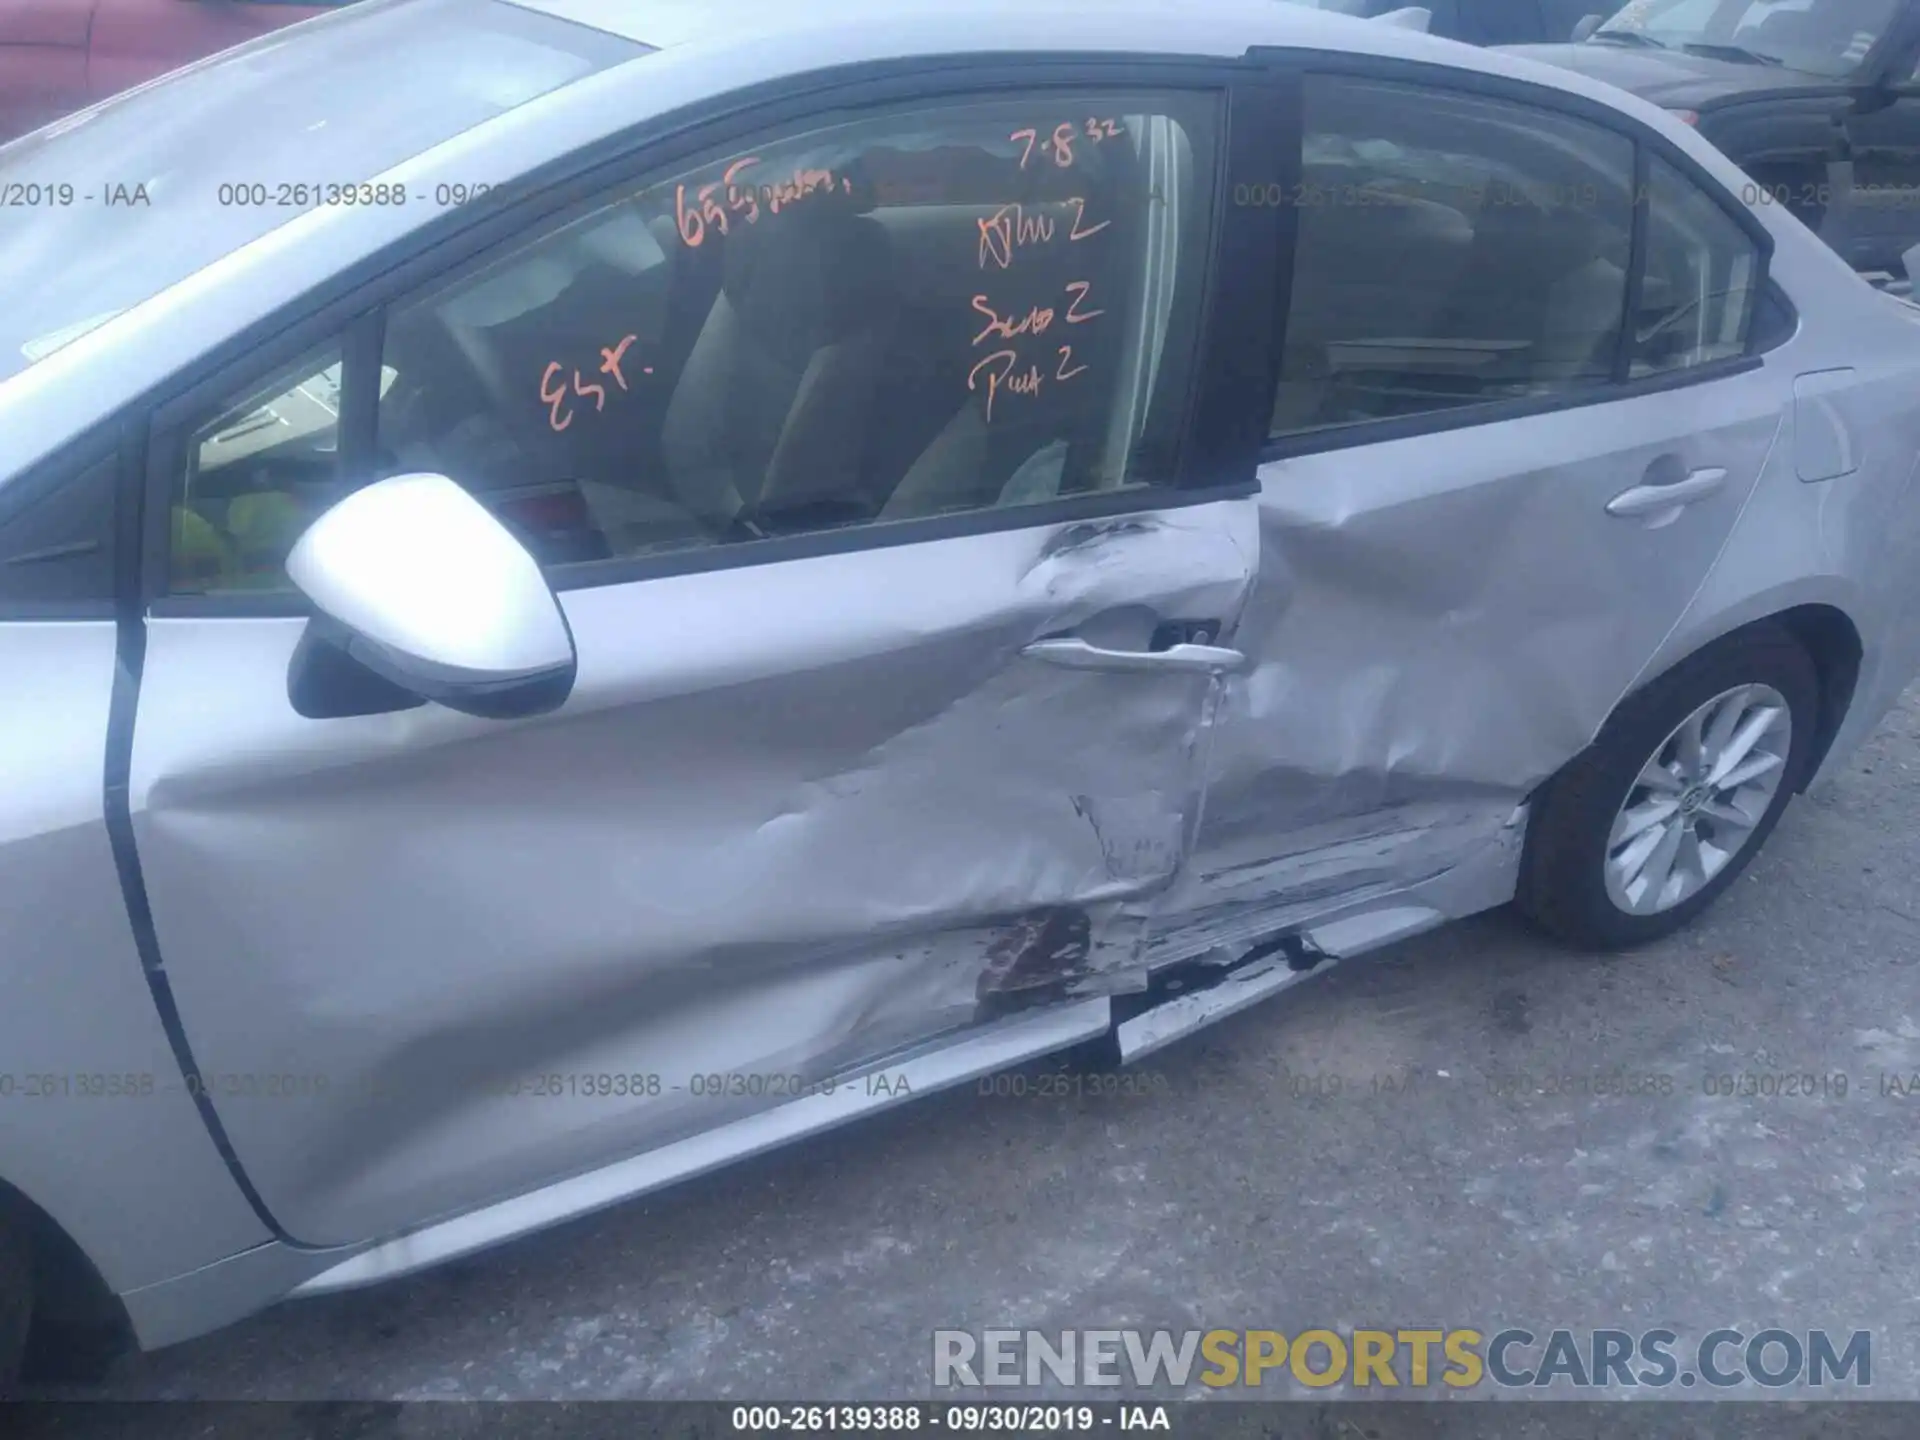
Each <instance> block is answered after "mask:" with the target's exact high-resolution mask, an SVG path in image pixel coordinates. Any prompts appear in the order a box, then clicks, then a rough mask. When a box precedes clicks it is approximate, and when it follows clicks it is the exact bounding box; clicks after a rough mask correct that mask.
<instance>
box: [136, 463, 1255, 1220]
mask: <svg viewBox="0 0 1920 1440" xmlns="http://www.w3.org/2000/svg"><path fill="white" fill-rule="evenodd" d="M1257 554H1258V535H1257V522H1256V519H1255V502H1254V501H1253V500H1252V499H1251V498H1247V499H1238V500H1222V501H1216V502H1213V503H1206V504H1193V505H1185V506H1181V505H1176V506H1174V507H1173V508H1168V509H1160V510H1143V511H1141V512H1139V513H1136V514H1132V515H1127V516H1122V517H1118V518H1115V519H1110V520H1102V521H1094V522H1085V523H1081V524H1078V525H1065V526H1062V525H1058V524H1055V525H1047V526H1034V527H1031V528H1026V529H1014V530H1002V531H998V532H994V533H987V534H976V535H970V536H960V537H955V538H948V539H942V540H934V541H928V542H922V543H915V544H906V545H897V546H890V547H889V546H882V547H879V548H874V549H870V550H863V551H853V552H850V553H843V554H838V555H826V556H817V557H813V558H809V559H801V560H792V561H788V562H785V563H780V564H771V565H764V566H758V567H752V568H748V569H745V570H724V571H711V572H707V573H702V574H692V575H682V576H675V577H668V578H662V579H654V580H647V581H643V582H638V583H633V584H628V585H615V586H608V587H603V588H597V589H586V590H575V591H571V592H568V593H567V594H565V595H564V596H563V600H564V603H565V607H566V611H567V617H568V620H569V623H570V624H571V625H572V627H573V632H574V636H575V639H576V642H577V645H578V649H579V655H580V678H579V683H578V687H577V689H576V691H575V693H574V695H573V698H572V699H571V700H570V701H569V702H568V703H567V705H566V706H565V708H564V709H562V710H561V711H559V712H558V713H556V714H553V715H550V716H547V717H545V718H542V719H538V720H534V721H529V722H524V723H498V722H488V721H481V720H474V719H470V718H467V717H464V716H461V715H457V714H454V713H452V712H450V711H447V710H443V709H439V708H438V707H427V708H424V709H415V710H410V711H404V712H401V713H397V714H389V715H377V716H367V717H362V718H358V719H346V720H331V721H314V720H306V719H302V718H301V717H300V716H298V715H296V714H295V713H294V712H293V711H292V709H291V708H290V707H289V705H288V701H287V694H286V675H287V664H288V660H289V657H290V656H291V654H292V651H293V647H294V644H295V643H296V641H297V640H298V638H299V635H300V632H301V629H302V624H303V622H301V621H300V620H298V619H294V618H272V619H268V618H255V619H244V618H225V619H207V618H193V617H173V618H165V619H154V620H152V621H151V622H150V625H149V639H148V647H147V657H146V665H145V677H144V680H143V683H142V687H141V694H140V702H139V718H138V729H137V736H136V741H135V748H134V774H133V781H132V806H133V812H134V824H135V830H136V833H137V841H138V846H139V853H140V859H141V864H142V867H143V869H144V873H145V877H146V882H147V888H148V890H149V892H150V894H151V897H152V902H153V913H154V922H155V927H156V930H157V933H158V936H159V941H160V945H161V949H162V953H163V954H164V956H165V958H166V963H167V968H168V975H169V977H170V980H171V983H172V988H173V992H174V995H175V997H176V999H177V1000H178V1003H179V1006H180V1011H181V1015H182V1020H183V1024H184V1027H185V1031H186V1035H187V1039H188V1041H189V1043H190V1045H191V1047H192V1050H193V1053H194V1056H195V1059H196V1062H197V1063H198V1064H199V1066H200V1067H201V1068H202V1070H203V1071H204V1075H205V1081H204V1083H205V1085H206V1087H207V1089H208V1090H209V1091H210V1093H211V1094H212V1097H213V1102H214V1106H215V1108H216V1110H217V1112H218V1114H219V1117H220V1119H221V1122H222V1123H223V1125H224V1126H225V1129H226V1132H227V1135H228V1137H229V1138H230V1140H231V1141H232V1144H233V1147H234V1150H235V1152H236V1154H237V1155H238V1157H239V1159H240V1162H241V1164H242V1165H243V1167H244V1168H245V1170H246V1173H247V1174H248V1175H249V1177H250V1178H251V1179H252V1181H253V1182H254V1184H255V1185H256V1186H257V1188H258V1190H259V1193H260V1195H261V1197H262V1199H263V1201H264V1202H265V1204H266V1206H267V1208H268V1209H269V1211H270V1212H271V1213H272V1214H273V1215H274V1217H275V1218H276V1219H277V1220H278V1221H279V1222H280V1224H281V1225H282V1226H283V1227H284V1228H285V1229H286V1231H287V1232H288V1233H290V1234H291V1235H292V1236H294V1237H295V1238H297V1239H299V1240H302V1241H306V1242H309V1243H332V1242H344V1241H351V1240H356V1239H361V1238H365V1237H370V1236H376V1235H380V1234H384V1233H389V1232H392V1231H394V1230H396V1229H399V1228H402V1227H405V1226H407V1225H410V1224H412V1223H415V1222H418V1221H421V1220H424V1219H427V1218H431V1217H433V1216H437V1215H440V1214H445V1213H448V1212H452V1211H457V1210H460V1209H463V1208H466V1207H468V1206H470V1205H474V1204H477V1203H481V1202H485V1201H488V1200H492V1199H495V1198H499V1197H502V1196H506V1195H512V1194H515V1193H518V1192H519V1191H521V1190H523V1189H525V1188H528V1187H530V1186H532V1185H535V1184H537V1183H539V1182H541V1181H544V1180H547V1179H551V1178H554V1177H556V1176H559V1175H564V1174H567V1173H570V1172H577V1171H580V1170H584V1169H587V1168H591V1167H592V1166H594V1165H596V1164H598V1163H604V1162H606V1161H609V1160H610V1159H613V1158H617V1157H620V1156H623V1155H626V1154H630V1153H633V1152H635V1151H638V1150H642V1149H645V1148H648V1147H649V1146H651V1145H653V1144H656V1143H661V1142H664V1141H666V1140H669V1139H672V1138H676V1137H679V1136H683V1135H685V1134H688V1133H690V1132H694V1131H698V1130H700V1129H702V1128H704V1127H708V1126H711V1125H714V1124H716V1123H718V1122H720V1121H721V1120H724V1119H728V1118H732V1117H733V1116H736V1115H738V1114H740V1113H741V1112H742V1111H744V1110H749V1109H754V1108H758V1107H763V1106H766V1105H770V1104H775V1103H778V1102H779V1100H781V1099H782V1098H786V1097H788V1096H792V1095H794V1094H796V1093H801V1092H804V1091H805V1090H806V1089H807V1088H808V1087H810V1086H813V1085H816V1084H818V1083H819V1082H821V1081H823V1080H826V1079H828V1078H829V1077H831V1076H833V1075H835V1074H836V1073H837V1072H841V1071H844V1070H845V1069H846V1068H847V1067H849V1066H852V1065H854V1064H856V1063H858V1062H860V1061H861V1060H864V1059H870V1058H872V1057H874V1056H876V1055H882V1054H885V1053H887V1052H888V1051H890V1050H893V1049H895V1048H897V1047H900V1046H903V1045H907V1044H911V1043H913V1042H916V1041H920V1040H924V1039H926V1038H928V1037H930V1036H934V1035H937V1034H939V1033H942V1032H945V1031H950V1030H957V1029H960V1028H962V1027H965V1026H968V1025H971V1024H974V1023H975V1022H978V1021H981V1020H983V1019H987V1018H991V1017H993V1016H995V1015H999V1014H1002V1013H1004V1012H1005V1011H1006V1010H1008V1009H1010V1008H1018V1007H1020V1006H1022V1005H1029V1004H1037V1003H1045V1002H1046V1001H1048V1000H1051V999H1055V998H1058V997H1061V996H1064V995H1066V994H1067V993H1069V992H1078V993H1095V992H1099V991H1101V990H1103V989H1109V988H1112V987H1114V986H1116V985H1125V984H1128V983H1131V980H1132V977H1131V976H1130V974H1129V971H1130V969H1131V968H1132V967H1133V966H1134V965H1135V964H1136V963H1137V958H1138V950H1139V944H1140V940H1141V927H1140V924H1139V922H1138V919H1137V918H1136V919H1130V920H1128V921H1127V922H1126V923H1120V922H1119V921H1118V919H1117V917H1118V915H1119V913H1120V911H1121V909H1122V907H1123V905H1125V906H1126V908H1127V910H1128V911H1129V913H1130V914H1136V915H1137V914H1145V913H1150V912H1151V910H1152V898H1151V897H1152V896H1153V895H1154V894H1155V893H1156V892H1157V891H1158V890H1160V889H1161V888H1162V887H1163V886H1164V885H1165V884H1166V882H1167V881H1168V880H1169V879H1170V878H1171V877H1172V876H1173V874H1174V873H1175V871H1176V869H1177V868H1178V866H1179V865H1180V862H1181V859H1182V857H1183V855H1184V853H1185V851H1186V849H1187V845H1188V840H1189V834H1190V830H1191V827H1192V824H1193V822H1194V820H1195V813H1196V810H1195V800H1196V793H1197V790H1198V788H1199V786H1198V774H1197V770H1196V760H1197V754H1196V750H1197V741H1198V738H1199V735H1200V731H1201V727H1202V723H1203V721H1204V719H1205V718H1206V715H1207V711H1208V707H1209V704H1210V700H1211V697H1212V695H1213V692H1214V688H1215V686H1216V683H1217V681H1216V679H1215V676H1214V674H1213V672H1212V669H1211V666H1210V664H1209V663H1207V661H1208V656H1207V655H1206V653H1205V652H1204V651H1200V650H1194V649H1191V648H1189V649H1187V650H1169V649H1164V648H1163V649H1162V650H1161V651H1159V652H1158V653H1155V652H1152V651H1150V649H1149V647H1150V646H1152V645H1155V644H1159V645H1161V646H1163V647H1164V646H1166V645H1167V644H1168V643H1169V637H1170V636H1171V635H1172V633H1173V632H1172V631H1169V630H1167V629H1166V628H1165V627H1168V626H1173V627H1176V628H1178V627H1186V628H1184V629H1182V630H1180V635H1181V637H1182V638H1186V639H1188V640H1200V639H1205V638H1206V635H1205V634H1204V633H1203V632H1206V631H1207V630H1209V628H1210V627H1213V626H1217V625H1219V624H1222V623H1226V622H1230V621H1231V620H1232V619H1233V618H1234V617H1235V616H1236V615H1237V613H1238V611H1239V608H1240V605H1241V602H1242V600H1243V597H1244V595H1245V593H1246V591H1247V588H1248V585H1249V582H1250V580H1251V578H1252V573H1253V569H1254V565H1255V561H1256V557H1257ZM1156 631H1158V632H1159V635H1158V637H1157V638H1156ZM1043 641H1044V642H1047V646H1048V647H1049V648H1046V649H1042V650H1040V651H1038V652H1037V653H1036V654H1031V655H1030V654H1028V653H1025V652H1026V651H1027V650H1028V649H1029V648H1030V647H1033V646H1034V645H1035V644H1036V642H1043ZM1196 657H1197V659H1198V661H1199V663H1195V659H1196ZM1089 666H1090V667H1091V668H1087V667H1089ZM1127 902H1133V903H1131V904H1127Z"/></svg>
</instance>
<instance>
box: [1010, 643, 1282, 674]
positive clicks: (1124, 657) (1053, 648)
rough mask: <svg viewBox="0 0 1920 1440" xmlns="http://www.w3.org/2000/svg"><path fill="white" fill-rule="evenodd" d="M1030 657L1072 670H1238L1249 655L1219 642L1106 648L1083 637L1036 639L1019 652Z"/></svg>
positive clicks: (1196, 671) (1194, 671) (1210, 671)
mask: <svg viewBox="0 0 1920 1440" xmlns="http://www.w3.org/2000/svg"><path fill="white" fill-rule="evenodd" d="M1020 653H1021V654H1022V655H1025V656H1026V657H1027V658H1028V659H1029V660H1043V661H1045V662H1046V663H1047V664H1049V665H1064V666H1065V667H1066V668H1067V669H1069V670H1136V671H1138V670H1160V671H1167V670H1184V671H1186V672H1188V673H1217V672H1219V671H1223V670H1238V669H1239V668H1240V667H1241V666H1243V665H1245V664H1246V663H1247V657H1246V656H1245V655H1243V654H1241V653H1240V652H1239V651H1238V650H1228V649H1226V648H1225V647H1224V646H1220V645H1172V646H1169V647H1168V648H1167V649H1165V650H1103V649H1101V648H1100V647H1099V646H1098V645H1089V644H1088V643H1087V642H1086V641H1084V640H1077V639H1066V640H1036V641H1034V642H1033V643H1032V644H1031V645H1029V646H1027V647H1026V648H1025V649H1023V650H1022V651H1021V652H1020Z"/></svg>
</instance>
